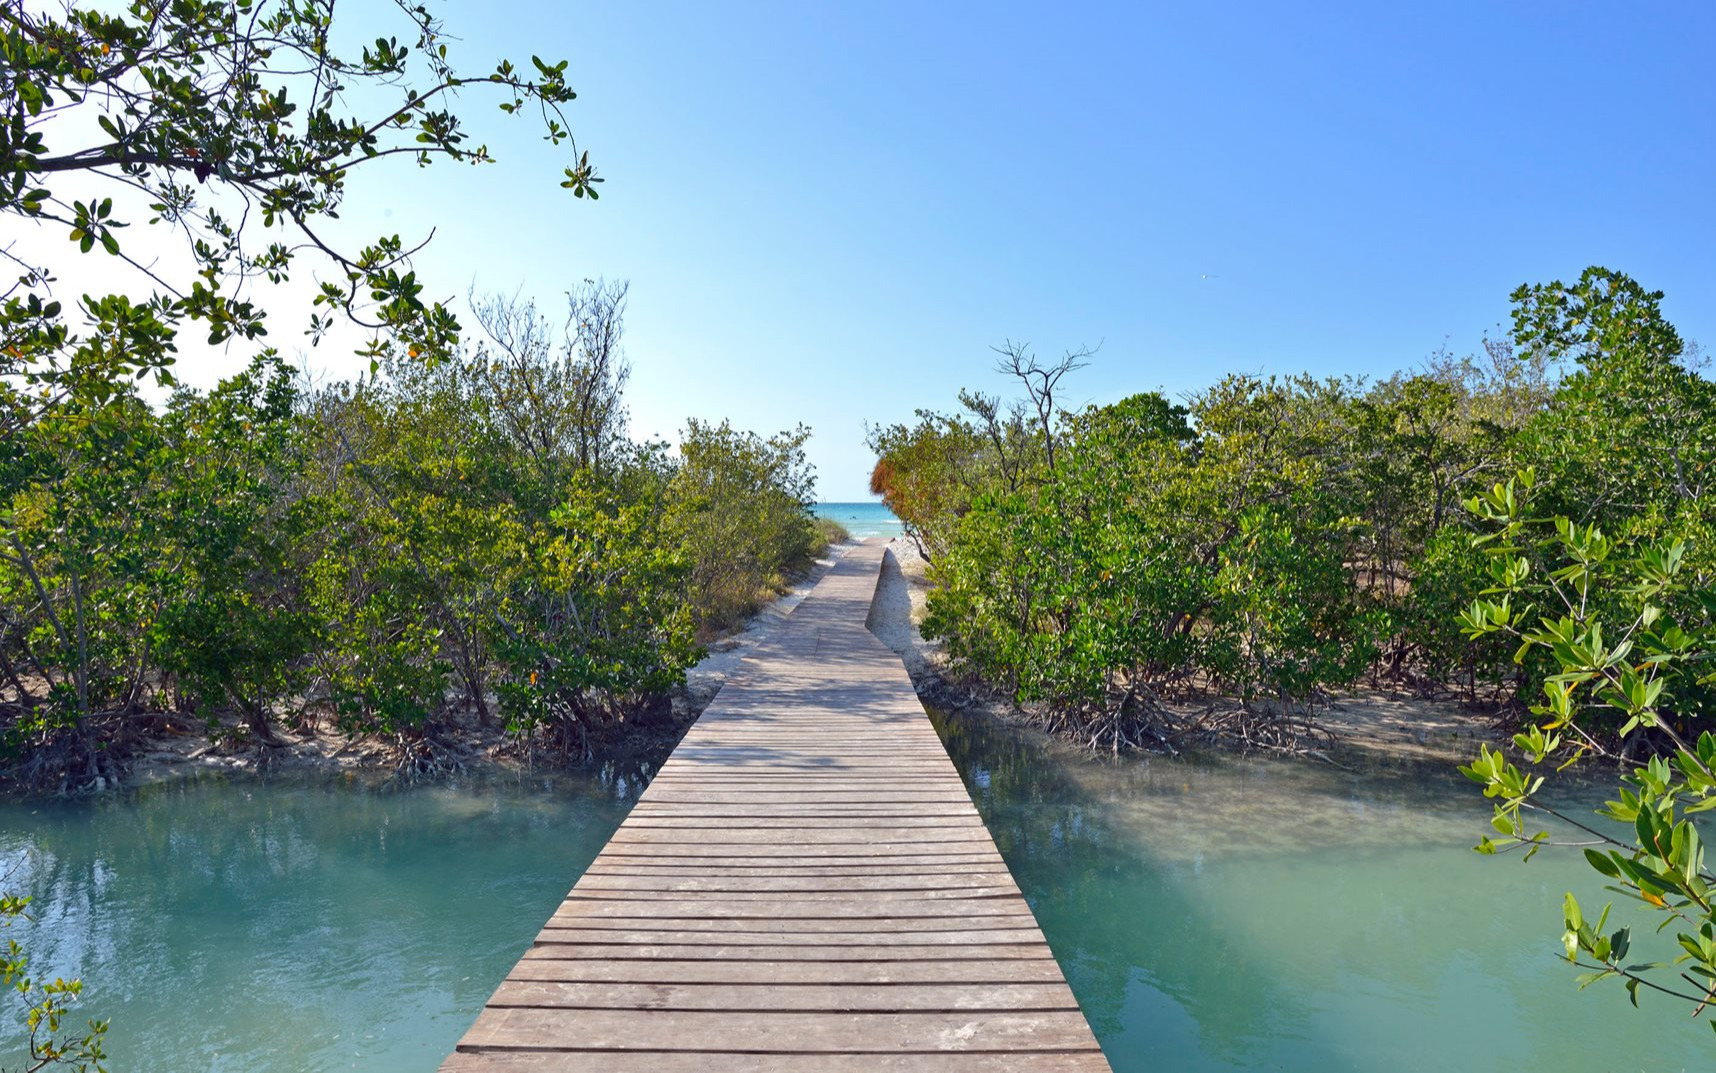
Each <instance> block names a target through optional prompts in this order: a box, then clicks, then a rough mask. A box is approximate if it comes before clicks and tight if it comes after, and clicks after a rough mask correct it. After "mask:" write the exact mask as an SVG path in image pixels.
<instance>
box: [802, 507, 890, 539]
mask: <svg viewBox="0 0 1716 1073" xmlns="http://www.w3.org/2000/svg"><path fill="white" fill-rule="evenodd" d="M810 509H811V512H812V513H814V514H815V515H816V516H817V517H819V518H830V519H832V520H834V521H837V522H839V523H840V524H841V525H844V526H845V527H846V531H847V532H848V533H851V534H852V535H853V536H854V537H856V538H857V539H859V540H863V539H864V538H865V537H872V536H879V537H897V536H899V535H901V534H902V533H903V532H905V527H904V526H902V525H901V524H900V519H898V518H896V517H894V512H893V511H891V510H889V509H888V508H887V507H885V506H883V505H882V504H880V503H818V504H816V505H815V506H813V507H811V508H810Z"/></svg>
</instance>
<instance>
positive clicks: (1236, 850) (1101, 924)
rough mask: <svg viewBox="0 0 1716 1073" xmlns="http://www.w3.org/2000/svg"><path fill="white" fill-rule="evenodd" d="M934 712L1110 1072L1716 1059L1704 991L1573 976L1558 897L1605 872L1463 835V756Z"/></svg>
mask: <svg viewBox="0 0 1716 1073" xmlns="http://www.w3.org/2000/svg"><path fill="white" fill-rule="evenodd" d="M937 722H938V729H940V730H941V732H942V736H943V740H944V741H945V742H946V744H947V745H948V749H949V752H950V753H952V755H953V757H954V760H955V762H956V763H957V764H958V765H959V768H960V770H961V773H962V774H963V775H964V777H965V780H966V785H967V788H968V789H970V790H971V792H972V796H973V797H974V798H975V799H976V800H977V803H978V808H979V809H980V810H981V811H982V813H983V817H984V820H985V821H986V822H987V823H988V825H989V829H990V831H991V832H992V833H993V834H994V836H995V839H996V842H997V843H998V844H999V846H1000V848H1001V852H1002V854H1003V855H1004V856H1005V857H1006V858H1007V863H1008V865H1009V866H1010V867H1011V868H1012V870H1013V873H1014V875H1015V876H1016V877H1017V879H1018V881H1019V885H1020V887H1021V888H1023V890H1024V891H1025V894H1026V896H1027V897H1028V898H1029V899H1030V901H1031V904H1032V908H1033V909H1034V910H1035V912H1036V914H1037V919H1038V921H1039V922H1040V923H1041V924H1042V927H1043V931H1044V932H1045V934H1047V936H1048V939H1049V944H1050V946H1052V947H1053V948H1054V951H1055V954H1056V956H1057V957H1058V958H1059V959H1060V961H1061V964H1062V967H1063V968H1064V969H1065V971H1066V974H1067V978H1068V981H1069V982H1070V983H1071V984H1072V988H1073V991H1074V992H1075V993H1076V994H1077V995H1078V998H1079V1002H1080V1004H1081V1005H1082V1006H1083V1007H1084V1010H1085V1013H1086V1016H1087V1017H1088V1018H1089V1019H1090V1022H1091V1027H1092V1028H1093V1029H1095V1031H1096V1035H1097V1037H1098V1038H1099V1039H1100V1040H1101V1041H1102V1046H1103V1050H1104V1051H1105V1052H1106V1053H1107V1054H1108V1057H1109V1059H1110V1061H1111V1062H1112V1063H1113V1066H1114V1068H1115V1070H1116V1071H1117V1073H1144V1071H1147V1070H1150V1071H1153V1070H1174V1071H1175V1073H1214V1071H1223V1073H1226V1071H1239V1070H1290V1071H1294V1073H1298V1071H1304V1073H1313V1071H1317V1073H1344V1071H1352V1073H1360V1071H1363V1073H1419V1071H1422V1073H1446V1071H1451V1070H1473V1071H1479V1070H1484V1071H1488V1070H1531V1071H1551V1070H1553V1071H1556V1073H1587V1071H1589V1073H1599V1071H1611V1070H1614V1071H1639V1070H1643V1071H1649V1073H1669V1071H1681V1070H1708V1069H1711V1068H1713V1067H1716V1060H1713V1058H1716V1045H1713V1044H1716V1040H1713V1039H1712V1033H1711V1030H1710V1028H1709V1026H1708V1025H1706V1024H1704V1023H1702V1022H1696V1023H1694V1022H1690V1021H1689V1020H1688V1018H1687V1016H1686V1013H1687V1010H1688V1008H1686V1007H1682V1006H1680V1005H1678V1004H1670V1003H1668V1002H1666V1001H1664V1002H1651V1001H1650V1000H1649V999H1648V998H1647V999H1645V1000H1644V1001H1643V1006H1644V1009H1642V1010H1634V1009H1632V1008H1631V1007H1629V1006H1628V1005H1627V1002H1626V994H1625V992H1624V991H1623V990H1622V989H1621V988H1620V987H1619V986H1604V985H1603V984H1599V985H1596V986H1594V987H1592V988H1590V989H1589V990H1587V991H1585V992H1583V993H1581V992H1578V991H1577V990H1576V985H1575V982H1574V975H1575V973H1574V971H1573V970H1571V969H1570V968H1569V967H1568V966H1567V965H1566V964H1565V963H1564V962H1560V961H1557V960H1556V958H1555V956H1554V955H1555V952H1556V951H1557V950H1558V949H1559V942H1558V940H1559V938H1560V932H1561V915H1560V908H1561V899H1562V895H1563V894H1564V893H1565V892H1567V891H1568V890H1572V891H1573V892H1575V894H1576V895H1577V896H1579V897H1580V899H1581V903H1582V904H1583V905H1585V906H1587V907H1590V908H1593V909H1600V908H1601V907H1602V905H1603V904H1604V902H1605V901H1606V900H1607V899H1608V897H1609V895H1607V894H1606V893H1605V892H1604V891H1603V889H1602V885H1601V879H1600V877H1598V876H1597V875H1596V874H1595V873H1594V872H1591V871H1590V870H1589V868H1588V867H1587V866H1586V865H1585V864H1584V863H1583V861H1582V860H1580V859H1576V858H1574V857H1573V856H1572V854H1576V853H1577V852H1578V851H1577V850H1568V851H1561V853H1562V854H1564V855H1561V856H1557V855H1555V854H1553V853H1552V852H1551V851H1545V852H1544V853H1542V854H1539V855H1538V857H1537V858H1536V859H1535V860H1533V861H1531V862H1530V863H1529V864H1521V863H1520V862H1519V860H1518V858H1517V857H1506V858H1499V857H1480V856H1479V855H1477V854H1475V853H1473V852H1471V846H1472V844H1473V843H1474V842H1476V841H1477V838H1478V836H1479V835H1481V834H1483V833H1485V831H1486V830H1487V824H1486V821H1487V818H1488V809H1487V805H1486V804H1485V803H1484V802H1483V799H1482V797H1481V795H1479V794H1478V793H1477V791H1476V790H1475V788H1474V787H1473V785H1472V784H1471V783H1470V782H1468V781H1467V780H1466V779H1464V778H1463V777H1462V776H1460V775H1459V774H1458V773H1457V772H1455V771H1453V770H1452V769H1451V767H1449V766H1446V765H1442V764H1429V765H1424V764H1392V765H1387V766H1377V767H1375V768H1373V769H1371V770H1367V771H1366V772H1364V773H1363V774H1355V773H1349V772H1346V771H1342V770H1339V769H1337V768H1334V767H1330V766H1327V765H1322V764H1313V763H1301V762H1289V761H1277V760H1267V759H1263V760H1259V759H1235V758H1216V759H1205V760H1202V761H1197V760H1162V759H1155V758H1151V759H1147V760H1130V761H1124V762H1120V763H1103V762H1100V761H1094V760H1091V759H1089V758H1086V757H1083V756H1075V755H1070V754H1069V753H1068V752H1067V751H1066V750H1064V749H1062V748H1060V747H1056V746H1052V745H1047V744H1045V743H1044V742H1043V741H1042V739H1041V738H1040V736H1037V735H1033V734H1029V733H1026V732H1021V731H1016V730H1012V729H1010V728H1006V727H998V726H996V725H995V724H994V723H992V722H969V721H963V720H959V719H957V718H955V719H948V718H938V719H937ZM1601 800H1602V795H1601V793H1600V792H1599V790H1598V788H1597V787H1590V788H1587V789H1585V790H1583V791H1581V792H1579V793H1576V794H1574V795H1571V796H1569V797H1568V798H1566V799H1563V800H1562V801H1560V802H1558V803H1559V804H1563V805H1567V806H1570V807H1578V808H1590V807H1594V806H1595V805H1596V804H1598V803H1600V802H1601ZM1593 903H1594V904H1593ZM1650 923H1651V925H1653V926H1654V924H1655V921H1654V920H1652V921H1650ZM1634 942H1635V949H1636V950H1637V949H1639V948H1640V947H1642V948H1643V952H1648V953H1647V954H1646V957H1641V958H1640V960H1646V959H1648V958H1650V957H1654V956H1658V955H1666V956H1663V957H1662V959H1663V960H1667V957H1669V956H1672V953H1673V952H1671V951H1669V950H1667V948H1666V947H1665V946H1661V945H1658V946H1656V947H1654V948H1653V947H1652V946H1651V945H1650V942H1651V940H1649V939H1641V938H1639V937H1637V936H1635V940H1634ZM1609 983H1610V984H1613V982H1612V981H1610V982H1609Z"/></svg>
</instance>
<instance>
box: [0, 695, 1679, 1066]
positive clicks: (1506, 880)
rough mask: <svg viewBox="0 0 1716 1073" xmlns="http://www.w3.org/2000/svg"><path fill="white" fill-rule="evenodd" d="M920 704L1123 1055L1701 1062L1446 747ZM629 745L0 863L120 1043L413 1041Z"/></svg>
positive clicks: (247, 1047) (99, 832)
mask: <svg viewBox="0 0 1716 1073" xmlns="http://www.w3.org/2000/svg"><path fill="white" fill-rule="evenodd" d="M939 725H940V727H941V729H942V731H943V736H944V740H946V741H947V743H948V745H949V750H950V752H951V753H952V755H953V756H954V758H955V761H956V763H958V765H959V767H960V769H961V772H962V774H963V775H964V776H965V778H966V781H967V785H968V786H969V787H970V788H971V790H972V793H973V796H974V797H975V798H976V799H977V801H978V805H979V807H980V808H981V810H982V811H983V814H984V817H985V819H986V820H987V821H988V822H989V825H990V829H991V831H992V832H993V833H994V835H995V837H996V841H997V842H998V844H999V845H1000V847H1001V851H1002V853H1003V854H1005V855H1006V857H1007V860H1008V863H1009V864H1010V865H1011V867H1012V868H1013V871H1014V873H1015V875H1016V876H1017V877H1018V879H1019V883H1020V886H1021V887H1022V888H1023V889H1024V891H1025V893H1026V896H1027V897H1028V898H1029V899H1030V901H1031V903H1032V906H1033V908H1034V909H1035V910H1036V912H1037V915H1038V917H1039V919H1040V920H1041V922H1042V925H1043V930H1044V931H1045V932H1046V933H1047V935H1048V937H1049V941H1050V943H1051V945H1053V947H1054V949H1055V952H1056V954H1057V955H1058V956H1059V957H1060V959H1061V961H1062V964H1063V965H1064V967H1065V968H1066V972H1067V976H1068V979H1069V981H1070V982H1071V984H1072V986H1073V989H1074V991H1075V992H1076V993H1077V995H1078V997H1079V1001H1080V1002H1081V1003H1082V1004H1083V1006H1084V1009H1085V1012H1086V1014H1087V1015H1088V1016H1089V1018H1090V1021H1091V1024H1092V1027H1093V1028H1094V1029H1095V1030H1096V1033H1097V1036H1098V1037H1099V1038H1100V1039H1101V1041H1102V1044H1103V1047H1104V1049H1105V1050H1106V1051H1107V1053H1108V1055H1109V1057H1110V1059H1111V1061H1112V1062H1113V1065H1114V1068H1115V1069H1116V1070H1117V1071H1118V1073H1132V1071H1136V1073H1143V1071H1146V1070H1148V1071H1152V1073H1155V1071H1160V1070H1173V1071H1175V1073H1182V1071H1193V1073H1196V1071H1216V1070H1220V1071H1228V1070H1233V1071H1237V1070H1287V1071H1295V1073H1300V1071H1303V1073H1312V1071H1317V1073H1324V1071H1352V1073H1361V1071H1362V1073H1369V1071H1377V1073H1383V1071H1387V1073H1414V1071H1425V1073H1430V1071H1436V1073H1442V1071H1446V1070H1456V1069H1467V1070H1483V1071H1488V1070H1503V1069H1514V1070H1526V1071H1533V1073H1535V1071H1539V1070H1544V1071H1548V1070H1554V1071H1556V1073H1583V1071H1598V1070H1624V1071H1633V1070H1642V1071H1650V1073H1668V1071H1673V1070H1691V1069H1708V1068H1710V1066H1711V1062H1710V1060H1709V1058H1710V1055H1711V1053H1712V1051H1711V1046H1712V1045H1711V1042H1710V1040H1711V1033H1710V1029H1709V1028H1708V1027H1706V1026H1704V1025H1702V1024H1693V1023H1689V1022H1688V1021H1687V1020H1686V1018H1685V1015H1684V1012H1683V1011H1682V1010H1681V1009H1680V1008H1678V1007H1677V1006H1674V1005H1672V1004H1670V1003H1668V1002H1652V1001H1650V1000H1649V999H1648V998H1647V999H1646V1000H1645V1008H1644V1009H1643V1010H1639V1011H1634V1010H1632V1009H1631V1008H1630V1007H1628V1006H1627V1005H1626V1002H1625V999H1624V994H1623V993H1622V992H1621V991H1620V990H1619V988H1616V987H1607V986H1604V985H1598V986H1596V987H1593V988H1592V989H1590V990H1589V991H1586V992H1584V993H1579V992H1577V991H1576V990H1575V987H1574V983H1573V979H1572V976H1573V974H1572V972H1571V971H1570V970H1569V969H1568V968H1567V967H1566V966H1565V965H1564V964H1562V963H1560V962H1558V961H1557V960H1556V959H1555V957H1554V952H1555V950H1556V948H1557V942H1556V940H1557V938H1558V935H1559V921H1560V917H1559V906H1560V901H1561V895H1562V892H1563V891H1565V890H1567V889H1573V890H1575V891H1576V892H1578V893H1579V894H1580V896H1581V897H1582V898H1584V899H1587V900H1588V901H1594V902H1595V903H1596V904H1597V905H1601V902H1602V897H1603V896H1602V894H1601V891H1600V885H1599V884H1598V883H1596V882H1595V881H1594V880H1595V878H1596V877H1595V876H1594V875H1592V874H1591V873H1589V872H1588V871H1587V870H1586V869H1585V867H1584V866H1583V865H1582V864H1580V863H1579V862H1577V861H1576V860H1571V859H1568V858H1565V857H1552V856H1551V855H1550V854H1548V853H1545V854H1543V855H1540V856H1539V857H1538V859H1537V860H1535V861H1533V862H1531V863H1530V864H1528V865H1523V866H1522V865H1521V864H1519V863H1518V862H1517V860H1514V859H1489V858H1480V857H1478V856H1477V855H1475V854H1473V853H1471V852H1470V849H1469V847H1470V845H1471V843H1472V842H1473V841H1474V840H1475V839H1476V837H1477V836H1478V835H1479V834H1480V833H1481V832H1482V830H1483V829H1484V821H1485V818H1486V815H1487V814H1486V811H1485V809H1484V806H1483V803H1482V800H1481V798H1479V797H1477V795H1476V793H1475V791H1474V790H1472V789H1471V788H1470V786H1469V784H1467V783H1466V782H1465V780H1463V779H1461V778H1460V777H1459V776H1458V775H1457V774H1455V773H1453V772H1452V771H1451V770H1449V769H1448V768H1446V767H1442V766H1431V767H1423V766H1412V765H1403V766H1394V767H1378V768H1376V769H1373V770H1370V771H1366V772H1365V773H1363V774H1352V773H1348V772H1343V771H1340V770H1337V769H1335V768H1332V767H1328V766H1324V765H1319V764H1309V763H1295V762H1277V761H1269V760H1256V759H1250V760H1235V759H1215V760H1209V759H1206V760H1175V761H1165V760H1160V759H1154V758H1153V759H1148V760H1130V761H1125V762H1122V763H1117V764H1116V763H1104V762H1099V761H1093V760H1090V759H1088V758H1086V757H1083V756H1082V755H1079V754H1076V753H1073V752H1070V751H1068V750H1066V749H1064V748H1061V747H1059V746H1055V745H1052V744H1049V743H1046V742H1044V741H1043V740H1042V739H1041V738H1040V737H1039V736H1037V735H1034V734H1031V733H1029V732H1024V731H1018V730H1014V729H1011V728H1008V727H1004V726H999V725H997V724H995V723H992V722H977V723H974V722H967V721H964V720H959V719H941V720H940V721H939ZM647 775H648V768H647V766H645V767H641V768H636V769H631V770H627V771H618V770H609V771H607V772H602V773H594V774H591V775H588V776H581V777H565V778H560V779H556V780H553V781H536V782H512V783H489V784H484V785H463V786H447V787H429V788H419V789H414V790H409V791H405V792H398V793H382V792H378V791H376V790H374V789H366V788H363V787H361V786H354V785H349V784H331V783H327V782H323V781H316V782H306V781H291V780H285V781H270V782H255V781H223V780H203V781H198V782H187V783H179V784H171V785H167V786H162V787H156V788H153V789H149V790H145V791H142V792H136V793H130V794H124V795H113V796H110V797H106V798H102V799H98V800H93V801H82V802H71V803H64V804H52V805H48V804H35V805H25V804H16V803H14V804H4V805H0V869H6V870H7V871H8V872H9V878H8V879H7V880H6V881H5V882H3V883H0V887H4V888H5V889H9V890H14V891H27V892H29V893H31V894H34V895H35V896H36V897H37V899H38V902H37V907H38V909H39V911H40V919H39V920H38V921H37V922H36V923H35V924H30V925H23V926H21V927H20V928H19V933H20V938H24V939H26V940H27V941H28V942H29V944H30V946H31V948H32V950H33V953H34V956H35V957H36V959H37V964H38V966H41V967H47V968H51V969H52V970H53V971H54V972H57V973H63V974H65V975H81V976H82V977H83V978H84V980H85V983H86V996H87V997H86V1003H85V1009H86V1010H87V1012H88V1015H95V1016H102V1017H111V1018H112V1020H113V1030H112V1033H111V1037H110V1047H109V1049H110V1051H111V1052H112V1053H113V1054H114V1055H115V1060H114V1062H113V1063H112V1065H111V1068H112V1069H113V1070H114V1071H115V1073H128V1071H169V1070H214V1071H238V1070H245V1071H255V1073H303V1071H311V1073H314V1071H323V1070H338V1069H363V1070H375V1071H380V1073H394V1071H398V1073H405V1071H416V1073H431V1071H433V1070H434V1069H435V1068H436V1067H437V1066H438V1065H439V1063H440V1061H441V1059H442V1058H443V1057H444V1056H445V1055H446V1054H447V1052H448V1051H449V1050H450V1049H451V1048H452V1046H453V1044H454V1043H455V1042H456V1041H457V1040H458V1038H459V1036H460V1035H461V1034H462V1033H463V1032H464V1030H465V1029H466V1028H467V1027H468V1026H469V1025H470V1023H471V1020H472V1019H473V1018H474V1017H475V1015H476V1012H477V1010H478V1009H479V1008H480V1007H481V1006H482V1003H483V1002H484V1000H486V999H487V998H488V996H489V994H490V993H491V991H492V990H493V989H494V986H495V985H496V983H497V982H498V981H499V980H500V978H501V977H502V976H504V975H505V973H506V971H507V970H508V969H509V968H510V967H511V966H512V964H513V963H514V961H515V960H516V959H517V958H518V956H519V954H520V953H521V952H522V951H523V950H524V949H525V947H526V946H527V945H528V944H529V942H530V941H531V939H532V937H533V936H534V935H535V934H536V932H537V930H538V929H539V927H540V926H541V923H542V921H543V920H545V919H546V918H547V916H548V914H549V913H550V912H551V911H552V909H553V907H554V905H555V904H556V903H557V902H558V900H559V899H560V897H561V895H562V894H563V893H564V892H565V891H566V890H567V888H569V887H570V886H571V885H572V883H573V881H574V880H575V879H576V878H577V877H578V876H579V875H580V874H581V873H582V871H583V869H584V868H585V867H586V866H587V864H588V863H589V861H590V860H591V859H592V858H593V857H594V856H595V854H596V852H597V851H598V850H599V849H600V848H601V846H602V844H603V843H604V842H605V841H606V839H607V838H608V836H609V835H610V834H611V833H612V831H613V829H614V827H616V826H617V825H618V823H619V821H620V820H621V818H622V817H623V815H624V813H625V811H626V810H627V809H628V808H629V807H630V803H631V801H632V800H633V799H634V798H635V797H636V794H637V792H638V790H639V788H640V787H641V785H642V784H643V781H644V779H645V778H646V777H647ZM1581 796H1583V797H1584V798H1585V799H1587V801H1589V800H1594V799H1595V795H1594V794H1593V793H1584V794H1582V795H1581V794H1575V795H1573V797H1574V798H1578V797H1581ZM15 1021H16V1019H15V1018H12V1017H7V1018H5V1019H4V1021H0V1032H11V1033H13V1035H11V1036H9V1037H0V1066H6V1067H11V1066H12V1065H15V1064H16V1056H17V1054H18V1053H19V1051H18V1047H17V1037H16V1034H15V1032H16V1030H15V1029H13V1028H12V1027H11V1026H12V1025H13V1024H15Z"/></svg>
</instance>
